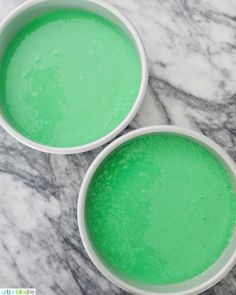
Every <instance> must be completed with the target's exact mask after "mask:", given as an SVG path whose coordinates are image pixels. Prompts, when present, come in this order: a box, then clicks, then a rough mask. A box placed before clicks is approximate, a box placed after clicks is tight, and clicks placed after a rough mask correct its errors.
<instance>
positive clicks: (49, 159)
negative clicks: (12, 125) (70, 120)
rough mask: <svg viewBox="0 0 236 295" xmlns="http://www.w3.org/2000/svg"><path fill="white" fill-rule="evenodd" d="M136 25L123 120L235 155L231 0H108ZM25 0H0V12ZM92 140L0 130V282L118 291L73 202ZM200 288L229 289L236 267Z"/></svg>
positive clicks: (235, 25)
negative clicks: (99, 266)
mask: <svg viewBox="0 0 236 295" xmlns="http://www.w3.org/2000/svg"><path fill="white" fill-rule="evenodd" d="M109 1H110V2H111V3H113V4H114V5H115V6H117V7H119V8H120V10H121V11H123V12H124V14H126V15H127V16H128V17H129V18H130V19H131V20H132V22H133V23H134V24H135V25H136V27H137V29H138V31H139V33H140V35H141V37H142V39H143V40H144V43H145V46H146V49H147V52H148V58H149V65H150V82H149V87H148V91H147V95H146V99H145V102H144V104H143V106H142V108H141V110H140V112H139V114H138V115H137V117H136V118H135V120H134V121H133V122H132V124H131V125H130V126H129V127H128V128H127V130H130V129H134V128H138V127H141V126H148V125H154V124H173V125H178V126H182V127H188V128H191V129H195V130H197V131H199V132H202V133H204V134H205V135H208V136H209V137H211V138H212V139H214V140H215V141H216V142H218V143H219V144H220V145H221V146H222V147H223V148H224V149H225V150H226V151H228V152H229V153H230V155H231V156H232V157H233V158H234V160H236V146H235V140H236V1H235V0H198V1H196V0H109ZM21 2H23V0H0V19H2V18H3V17H4V16H5V15H7V13H9V12H10V11H11V10H12V9H13V8H14V7H15V6H17V5H18V4H20V3H21ZM98 152H99V150H96V151H93V152H89V153H86V154H82V155H73V156H54V155H47V154H43V153H40V152H36V151H34V150H31V149H29V148H26V147H25V146H23V145H21V144H19V143H18V142H16V141H15V140H14V139H12V138H11V137H10V136H9V135H7V134H6V133H5V132H4V131H3V130H2V129H1V130H0V267H1V269H0V288H1V287H35V288H36V289H37V291H38V293H37V294H39V295H46V294H47V295H62V294H63V295H64V294H76V295H80V294H81V295H118V294H119V295H120V294H126V293H125V292H123V291H121V290H119V289H118V288H117V287H115V286H113V285H112V284H110V283H109V282H108V281H107V280H106V279H104V278H103V277H102V276H101V275H100V274H99V273H98V272H97V271H96V269H95V267H94V266H93V264H92V263H91V261H90V260H89V258H88V257H87V255H86V253H85V250H84V248H83V246H82V244H81V240H80V236H79V233H78V229H77V221H76V205H77V195H78V191H79V188H80V185H81V181H82V178H83V176H84V174H85V172H86V170H87V168H88V166H89V165H90V163H91V162H92V160H93V159H94V157H95V156H96V155H97V153H98ZM205 294H208V295H210V294H216V295H229V294H236V268H235V269H234V270H233V271H231V273H230V274H229V275H228V276H227V277H226V278H225V279H224V280H223V281H222V282H221V283H219V284H218V285H217V286H215V287H214V288H212V289H211V290H209V291H207V292H206V293H205Z"/></svg>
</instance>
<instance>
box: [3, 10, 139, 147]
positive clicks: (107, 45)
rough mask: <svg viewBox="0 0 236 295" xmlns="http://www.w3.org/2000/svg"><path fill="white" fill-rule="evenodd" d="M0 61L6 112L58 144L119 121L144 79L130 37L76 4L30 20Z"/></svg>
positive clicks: (92, 135) (81, 140)
mask: <svg viewBox="0 0 236 295" xmlns="http://www.w3.org/2000/svg"><path fill="white" fill-rule="evenodd" d="M1 65H2V66H1V70H0V102H1V105H2V108H3V110H4V112H5V115H6V117H7V118H8V119H9V120H10V121H11V123H12V124H13V125H14V127H15V128H16V129H17V130H18V131H19V132H21V133H22V134H23V135H25V136H26V137H28V138H29V139H31V140H34V141H36V142H38V143H41V144H46V145H50V146H55V147H72V146H78V145H83V144H87V143H90V142H93V141H95V140H98V139H100V138H102V137H103V136H105V135H107V134H108V133H109V132H111V131H112V130H113V129H114V128H116V127H118V126H119V124H120V123H121V122H122V121H123V120H124V118H125V117H126V116H127V115H128V113H129V112H130V110H131V108H132V106H133V104H134V102H135V100H136V98H137V95H138V92H139V88H140V83H141V65H140V60H139V57H138V54H137V51H136V49H135V48H134V46H133V44H132V42H131V41H130V39H129V37H128V36H127V35H126V34H125V33H124V32H123V31H122V30H121V29H120V28H119V27H118V26H117V25H115V24H114V23H112V22H111V21H109V20H107V19H105V18H103V17H101V16H98V15H96V14H94V13H90V12H88V11H82V10H77V9H67V10H56V11H53V12H50V13H47V14H45V15H43V16H40V17H38V18H36V19H35V20H33V21H32V22H30V23H29V24H28V25H27V26H25V27H24V28H23V29H22V30H21V31H19V33H17V34H16V36H15V37H14V38H13V40H12V41H11V42H10V44H9V46H8V48H7V50H6V52H5V55H4V57H3V59H2V61H1Z"/></svg>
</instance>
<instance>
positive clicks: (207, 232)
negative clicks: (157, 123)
mask: <svg viewBox="0 0 236 295" xmlns="http://www.w3.org/2000/svg"><path fill="white" fill-rule="evenodd" d="M235 219H236V199H235V194H234V191H233V187H232V183H231V180H230V178H229V176H228V174H227V172H226V170H225V168H224V167H223V166H222V164H221V163H220V162H219V161H218V160H217V159H216V157H215V156H214V155H213V154H212V153H210V152H209V151H208V150H207V149H206V148H204V147H203V146H201V145H199V144H198V143H195V142H194V141H192V140H190V139H187V138H184V137H180V136H177V135H171V134H161V135H160V134H159V135H157V134H156V135H155V134H152V135H145V136H141V137H137V138H135V139H133V140H130V141H129V142H127V143H125V144H123V145H122V146H121V147H119V148H118V149H116V150H115V151H114V152H113V153H112V154H111V155H109V156H108V157H107V158H106V159H105V160H104V161H103V163H102V164H101V165H100V166H99V168H98V170H97V171H96V173H95V175H94V176H93V178H92V181H91V183H90V186H89V189H88V192H87V201H86V223H87V227H88V231H89V235H90V237H91V239H92V242H93V245H94V247H95V248H96V249H97V251H98V252H99V254H100V255H101V256H102V257H103V259H104V260H105V262H106V263H107V264H108V265H109V266H110V267H112V268H113V269H114V270H115V271H117V272H118V273H120V274H121V275H122V276H124V277H126V278H129V279H131V280H135V281H138V282H141V283H146V284H160V285H164V284H173V283H180V282H183V281H186V280H189V279H191V278H193V277H195V276H197V275H198V274H200V273H202V272H204V271H205V270H207V269H208V268H209V267H210V266H211V265H212V264H214V263H215V262H216V260H217V259H218V258H219V257H220V256H221V254H222V252H223V251H224V249H225V248H226V246H227V245H228V243H229V241H230V239H231V237H232V232H233V229H234V226H235Z"/></svg>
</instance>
